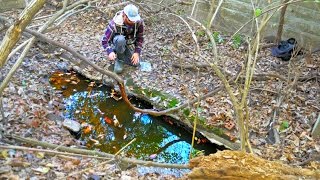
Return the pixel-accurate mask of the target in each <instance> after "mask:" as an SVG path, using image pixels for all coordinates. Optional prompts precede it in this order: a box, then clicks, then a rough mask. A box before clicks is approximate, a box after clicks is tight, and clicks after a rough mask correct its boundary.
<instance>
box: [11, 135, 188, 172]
mask: <svg viewBox="0 0 320 180" xmlns="http://www.w3.org/2000/svg"><path fill="white" fill-rule="evenodd" d="M7 137H8V138H13V139H15V140H17V141H19V142H22V143H27V144H30V145H33V146H42V147H44V148H50V149H55V148H57V149H56V150H60V151H64V152H69V153H76V154H85V155H92V156H99V157H105V158H110V159H114V158H116V156H115V155H112V154H108V153H104V152H99V151H93V150H86V149H77V148H70V147H66V146H59V145H55V144H51V143H47V142H42V141H38V140H34V139H30V138H23V137H19V136H15V135H12V136H7ZM119 161H121V162H125V163H131V164H138V165H142V166H154V167H163V168H176V169H189V166H188V165H185V164H169V163H157V162H150V161H142V160H137V159H133V158H120V159H119Z"/></svg>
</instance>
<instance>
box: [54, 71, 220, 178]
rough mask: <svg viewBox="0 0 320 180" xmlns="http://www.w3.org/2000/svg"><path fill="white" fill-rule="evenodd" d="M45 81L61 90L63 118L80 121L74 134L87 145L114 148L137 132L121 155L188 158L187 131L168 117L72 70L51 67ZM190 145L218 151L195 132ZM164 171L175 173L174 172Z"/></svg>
mask: <svg viewBox="0 0 320 180" xmlns="http://www.w3.org/2000/svg"><path fill="white" fill-rule="evenodd" d="M50 83H51V84H52V86H53V87H54V88H55V89H56V90H58V91H60V92H61V93H62V94H63V97H64V106H65V112H64V116H65V118H68V119H70V120H73V121H76V122H79V123H80V124H81V129H82V130H81V131H80V133H79V134H78V136H79V137H78V138H80V140H82V141H83V142H84V143H85V145H86V146H87V147H88V148H89V149H99V150H101V151H103V152H107V153H110V154H115V153H117V152H118V151H119V150H120V149H121V148H122V147H124V146H125V145H126V144H128V143H129V142H130V141H131V140H132V139H134V138H136V141H134V142H133V143H132V144H131V145H130V146H128V147H127V148H126V149H125V150H124V151H123V154H124V155H125V156H127V157H134V158H137V159H141V160H150V161H156V162H164V163H177V164H185V163H188V162H189V153H190V148H191V139H192V134H190V133H189V132H188V131H186V130H185V129H183V128H181V127H178V126H174V125H173V120H171V119H170V118H168V117H165V116H163V117H152V116H150V115H147V114H141V113H138V112H134V111H133V110H132V109H130V108H129V106H128V105H127V104H125V102H124V101H122V100H121V96H120V95H118V94H117V93H116V92H115V91H114V90H113V89H110V88H108V87H105V86H102V85H99V84H96V83H95V82H93V81H90V80H87V79H85V78H83V77H80V76H79V75H77V74H75V73H62V72H55V73H53V74H52V76H51V78H50ZM130 101H131V102H132V103H133V104H134V105H135V106H137V107H140V108H152V106H151V105H148V104H146V103H145V102H143V101H139V100H138V99H136V98H134V97H130ZM194 148H195V151H194V152H199V151H202V152H203V153H204V154H210V153H214V152H216V151H217V146H215V145H214V144H211V143H208V141H207V140H206V139H205V138H203V137H197V140H196V141H195V146H194ZM138 169H139V170H141V171H142V173H146V172H148V169H149V170H150V171H151V172H154V169H152V168H143V167H141V168H138ZM168 171H175V170H168ZM177 172H178V171H177ZM179 172H181V170H179ZM166 173H169V174H171V173H174V174H175V175H177V174H176V172H171V173H170V172H166Z"/></svg>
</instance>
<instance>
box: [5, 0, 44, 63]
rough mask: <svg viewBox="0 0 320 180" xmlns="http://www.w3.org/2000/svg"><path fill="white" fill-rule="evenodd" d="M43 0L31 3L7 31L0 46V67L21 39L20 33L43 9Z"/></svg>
mask: <svg viewBox="0 0 320 180" xmlns="http://www.w3.org/2000/svg"><path fill="white" fill-rule="evenodd" d="M45 2H46V1H45V0H38V1H32V3H30V4H29V6H28V7H26V8H25V10H24V11H23V12H22V14H21V15H20V17H19V19H18V20H17V21H16V22H15V23H14V24H13V25H12V26H11V27H10V28H9V29H8V30H7V33H6V35H5V37H4V38H3V40H2V43H1V45H0V67H3V65H4V64H5V63H6V61H7V57H8V55H9V54H10V52H11V50H12V49H13V48H14V46H15V45H16V43H17V42H18V41H19V39H20V37H21V33H22V32H23V30H24V29H25V28H26V27H27V25H28V24H29V23H30V21H31V20H32V18H33V16H34V15H35V14H36V13H37V12H38V11H39V10H40V9H41V8H42V7H43V5H44V3H45Z"/></svg>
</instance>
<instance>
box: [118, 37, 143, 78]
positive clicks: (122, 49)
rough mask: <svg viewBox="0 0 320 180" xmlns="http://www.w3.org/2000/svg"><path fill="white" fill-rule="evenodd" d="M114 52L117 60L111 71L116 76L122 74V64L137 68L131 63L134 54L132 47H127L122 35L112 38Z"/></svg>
mask: <svg viewBox="0 0 320 180" xmlns="http://www.w3.org/2000/svg"><path fill="white" fill-rule="evenodd" d="M112 42H113V45H114V51H115V53H116V54H117V59H116V61H115V64H114V69H113V71H114V72H115V73H117V74H119V73H122V71H123V65H124V63H126V64H128V65H131V66H138V65H134V64H132V63H131V57H132V54H133V53H134V45H133V44H132V45H127V40H126V39H125V36H123V35H116V36H115V37H114V38H113V41H112Z"/></svg>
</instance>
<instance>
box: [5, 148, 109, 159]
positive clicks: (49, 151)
mask: <svg viewBox="0 0 320 180" xmlns="http://www.w3.org/2000/svg"><path fill="white" fill-rule="evenodd" d="M58 148H59V146H57V148H56V149H58ZM0 149H16V150H21V151H35V152H44V153H48V154H53V155H65V156H78V157H85V158H94V159H103V160H106V159H108V160H109V159H110V158H107V157H101V156H92V155H85V154H77V153H68V152H60V151H56V150H48V149H38V148H29V147H23V146H2V145H0Z"/></svg>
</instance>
